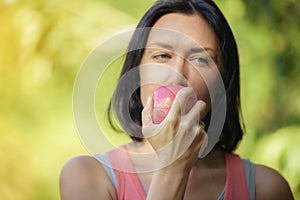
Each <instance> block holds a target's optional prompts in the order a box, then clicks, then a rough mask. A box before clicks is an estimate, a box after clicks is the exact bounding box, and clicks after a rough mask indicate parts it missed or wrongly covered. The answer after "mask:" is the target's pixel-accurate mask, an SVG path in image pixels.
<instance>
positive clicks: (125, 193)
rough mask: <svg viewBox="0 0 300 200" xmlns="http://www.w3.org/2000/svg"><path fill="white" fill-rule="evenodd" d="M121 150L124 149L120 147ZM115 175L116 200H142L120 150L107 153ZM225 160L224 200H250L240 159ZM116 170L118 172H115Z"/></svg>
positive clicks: (228, 157)
mask: <svg viewBox="0 0 300 200" xmlns="http://www.w3.org/2000/svg"><path fill="white" fill-rule="evenodd" d="M120 148H121V149H126V147H125V146H121V147H120ZM107 154H108V156H109V159H110V162H111V165H112V167H113V168H114V172H115V175H116V180H117V185H116V192H117V198H118V200H144V199H146V194H145V191H144V189H143V187H142V184H141V182H140V181H139V178H138V176H137V174H136V173H129V172H124V171H134V167H133V164H132V162H131V160H130V158H129V156H128V155H127V154H125V153H122V152H121V151H120V150H112V151H110V152H108V153H107ZM225 160H226V186H225V187H226V189H225V194H224V200H241V199H243V200H250V197H249V192H248V189H247V183H246V178H245V174H244V167H243V162H242V160H241V158H240V157H239V156H238V155H235V154H228V153H226V154H225ZM117 169H118V170H117Z"/></svg>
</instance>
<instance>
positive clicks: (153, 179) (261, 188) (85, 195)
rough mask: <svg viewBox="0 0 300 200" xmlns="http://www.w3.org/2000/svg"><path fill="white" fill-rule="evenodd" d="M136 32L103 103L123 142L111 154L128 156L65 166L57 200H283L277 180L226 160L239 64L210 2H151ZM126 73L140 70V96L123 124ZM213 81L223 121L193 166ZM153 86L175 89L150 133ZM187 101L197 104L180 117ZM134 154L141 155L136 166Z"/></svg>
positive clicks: (236, 117) (237, 129)
mask: <svg viewBox="0 0 300 200" xmlns="http://www.w3.org/2000/svg"><path fill="white" fill-rule="evenodd" d="M146 27H152V28H151V29H147V28H146ZM137 28H140V29H141V31H140V30H137V31H136V32H135V34H134V35H133V37H132V40H131V42H130V44H129V48H128V53H127V55H126V59H125V62H124V66H123V69H122V72H121V78H120V84H119V85H118V88H117V89H116V92H115V94H117V98H118V99H116V98H113V99H112V101H111V109H110V111H109V114H110V119H112V116H111V113H112V112H114V114H115V115H116V118H117V123H119V124H120V125H121V127H122V129H123V130H125V131H126V132H127V133H128V134H130V136H131V138H132V139H133V142H131V143H129V144H127V145H124V146H122V147H121V149H123V150H125V151H123V152H127V153H128V154H127V153H125V154H124V153H120V152H119V151H117V150H113V151H111V152H108V153H107V154H103V155H95V156H94V157H90V156H81V157H76V158H74V159H72V160H70V161H69V162H68V163H67V164H66V165H65V166H64V168H63V170H62V174H61V179H60V189H61V197H62V199H64V200H68V199H146V198H147V199H156V200H157V199H272V200H273V199H280V200H281V199H293V196H292V193H291V191H290V188H289V185H288V183H287V182H286V181H285V180H284V178H283V177H282V176H281V175H280V174H279V173H278V172H276V171H274V170H273V169H270V168H268V167H265V166H262V165H256V164H253V163H251V162H250V161H248V160H241V159H240V158H239V157H238V156H236V155H233V154H232V152H233V151H234V149H235V148H236V146H237V144H238V143H239V141H240V140H241V139H242V136H243V124H242V121H241V111H240V102H239V101H240V97H239V95H240V92H239V61H238V52H237V47H236V43H235V39H234V37H233V35H232V32H231V29H230V27H229V25H228V23H227V22H226V20H225V18H224V16H223V15H222V13H221V12H220V10H219V9H218V7H217V6H216V5H215V4H214V3H213V2H212V1H210V0H176V1H172V0H161V1H158V2H157V3H156V4H154V5H153V6H152V7H151V8H150V9H149V10H148V11H147V12H146V14H145V15H144V17H143V18H142V19H141V21H140V23H139V24H138V26H137ZM144 28H145V29H144ZM154 30H158V31H154ZM178 33H179V35H183V36H178ZM186 38H189V39H186ZM191 41H192V42H191ZM195 44H197V45H198V46H197V45H195ZM213 63H215V65H214V64H213ZM135 66H140V67H139V70H138V73H135V74H134V75H133V76H132V77H130V78H131V81H133V82H134V83H140V88H139V89H137V90H136V91H135V92H134V93H133V95H131V96H130V101H129V114H130V116H131V117H130V119H129V118H128V116H127V115H126V113H128V104H126V103H124V102H126V99H125V97H124V96H126V95H125V94H126V88H128V87H129V86H128V85H125V84H121V82H122V81H121V80H122V77H124V76H125V75H126V74H127V73H128V72H129V71H130V70H132V69H133V68H134V67H135ZM166 66H167V67H166ZM197 66H199V67H197ZM212 66H216V67H215V68H214V67H212ZM169 69H170V70H169ZM213 69H217V70H213ZM168 70H169V71H168ZM168 72H170V73H168ZM158 74H159V75H158ZM170 74H171V75H170ZM218 74H220V75H221V77H222V80H223V84H224V85H223V86H224V88H225V92H226V110H227V112H226V116H225V122H224V126H223V129H222V132H221V135H220V137H219V140H218V142H217V143H216V145H215V146H214V148H213V149H212V150H211V151H210V152H209V153H208V154H207V155H206V156H205V157H204V158H199V154H200V156H201V155H202V156H203V150H204V149H206V145H207V134H206V131H208V130H207V129H205V130H204V126H203V123H200V122H199V119H201V120H203V121H204V122H205V124H206V125H208V124H209V126H211V124H212V125H213V123H214V121H211V124H210V120H211V116H212V105H213V102H214V100H213V99H217V101H218V98H217V97H218V96H217V93H218V92H215V93H216V94H211V90H210V85H213V86H212V88H213V87H214V83H215V82H217V79H218ZM157 77H158V78H157ZM165 77H166V78H165ZM174 77H176V78H174ZM151 80H153V82H151ZM153 83H154V84H153ZM155 83H159V84H155ZM128 84H129V83H128ZM161 84H163V85H167V84H173V85H174V84H175V85H182V86H184V89H182V90H180V91H179V92H178V94H177V95H176V98H175V101H174V103H173V105H172V107H171V109H170V111H169V113H168V115H167V116H166V118H165V119H164V120H163V121H162V122H161V123H160V124H154V123H153V120H152V117H153V115H152V113H153V109H154V108H153V106H154V103H155V102H154V99H153V98H152V96H153V93H154V91H155V90H156V89H157V88H158V85H161ZM216 91H217V90H216ZM221 93H222V90H221ZM120 94H121V95H120ZM122 94H123V95H122ZM189 97H196V98H197V101H196V102H194V105H193V106H192V108H191V109H190V110H188V111H185V112H184V113H182V111H181V107H182V106H184V105H185V104H186V102H187V99H189ZM214 97H216V98H214ZM178 102H179V103H178ZM111 123H112V124H113V125H114V124H115V123H114V122H113V120H111ZM209 137H210V136H209ZM174 138H176V139H174ZM187 138H188V139H187ZM164 147H167V148H164ZM153 152H155V153H154V154H153ZM134 154H147V155H151V156H149V157H138V159H137V157H135V156H134ZM99 161H100V162H99ZM103 163H109V164H110V165H112V168H109V167H107V166H105V164H103ZM124 166H125V168H126V169H125V170H124ZM129 168H130V169H129ZM132 170H134V172H136V173H132V172H133V171H132Z"/></svg>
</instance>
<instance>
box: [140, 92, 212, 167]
mask: <svg viewBox="0 0 300 200" xmlns="http://www.w3.org/2000/svg"><path fill="white" fill-rule="evenodd" d="M194 95H195V94H194V91H193V89H192V88H188V87H186V88H183V89H181V90H180V91H179V92H178V93H177V95H176V97H175V100H174V102H173V105H172V107H171V109H170V111H169V113H168V115H167V116H166V118H165V119H164V120H163V121H162V122H161V123H160V124H153V122H152V116H151V115H152V109H153V99H152V98H151V97H149V99H148V101H147V104H146V105H145V107H144V109H143V112H142V122H143V127H142V132H143V135H144V137H145V138H147V140H148V141H149V143H150V144H151V146H152V147H153V149H154V150H155V151H156V154H157V156H158V160H157V162H158V163H156V164H157V166H156V167H159V168H162V167H165V166H168V165H170V164H171V165H174V166H176V167H177V168H178V169H180V170H185V169H187V168H190V169H191V167H192V166H193V165H194V163H195V162H196V161H197V158H198V155H199V154H201V152H202V151H203V150H204V148H205V147H206V145H207V134H206V133H205V131H204V127H203V125H201V123H200V113H201V111H203V110H204V109H205V105H206V104H205V103H204V102H203V101H197V102H196V103H195V105H194V106H193V107H192V109H191V110H190V111H189V112H188V113H185V105H186V104H187V101H188V99H189V98H191V97H194ZM175 163H176V164H175Z"/></svg>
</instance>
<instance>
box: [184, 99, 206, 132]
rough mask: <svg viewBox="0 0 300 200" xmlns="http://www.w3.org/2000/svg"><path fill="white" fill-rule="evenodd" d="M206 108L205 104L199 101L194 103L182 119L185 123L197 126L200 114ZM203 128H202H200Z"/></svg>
mask: <svg viewBox="0 0 300 200" xmlns="http://www.w3.org/2000/svg"><path fill="white" fill-rule="evenodd" d="M205 108H206V103H205V102H204V101H202V100H199V101H197V102H196V103H195V105H194V106H193V108H192V109H191V110H190V111H189V112H188V113H187V114H186V115H185V116H183V118H184V119H185V121H187V122H189V123H191V124H190V125H191V126H192V125H197V127H198V125H199V123H200V120H201V112H203V111H204V110H205ZM202 128H203V127H202Z"/></svg>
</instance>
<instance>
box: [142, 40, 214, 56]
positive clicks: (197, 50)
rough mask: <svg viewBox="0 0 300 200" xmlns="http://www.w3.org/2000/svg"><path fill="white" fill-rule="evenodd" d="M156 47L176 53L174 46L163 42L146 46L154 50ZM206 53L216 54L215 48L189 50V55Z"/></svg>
mask: <svg viewBox="0 0 300 200" xmlns="http://www.w3.org/2000/svg"><path fill="white" fill-rule="evenodd" d="M155 46H158V47H162V48H164V49H168V50H173V51H174V47H173V46H172V45H169V44H166V43H163V42H153V43H150V44H149V45H147V46H146V48H153V47H155ZM205 51H211V52H213V53H216V52H215V50H214V49H213V48H210V47H204V48H202V47H199V48H191V49H189V51H188V54H192V53H202V52H205Z"/></svg>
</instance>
